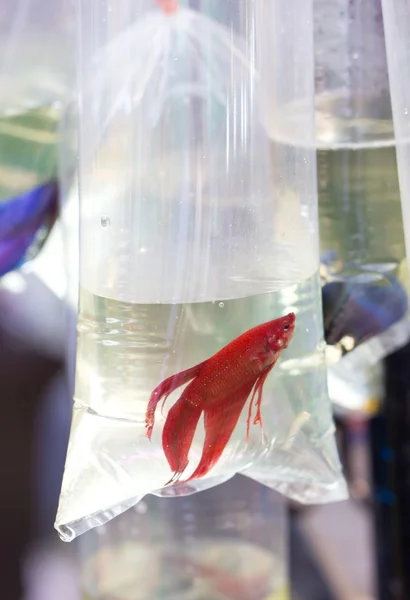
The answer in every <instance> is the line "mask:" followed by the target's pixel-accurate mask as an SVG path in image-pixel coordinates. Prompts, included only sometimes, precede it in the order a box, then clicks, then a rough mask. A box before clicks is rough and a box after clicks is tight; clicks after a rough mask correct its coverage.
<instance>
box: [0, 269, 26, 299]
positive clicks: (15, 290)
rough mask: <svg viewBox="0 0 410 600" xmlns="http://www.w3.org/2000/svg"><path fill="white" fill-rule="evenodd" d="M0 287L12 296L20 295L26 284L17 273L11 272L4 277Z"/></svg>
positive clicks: (22, 277)
mask: <svg viewBox="0 0 410 600" xmlns="http://www.w3.org/2000/svg"><path fill="white" fill-rule="evenodd" d="M0 287H2V288H4V289H6V290H7V291H8V292H11V293H12V294H22V293H23V292H25V291H26V289H27V282H26V279H25V278H24V276H23V275H22V274H21V273H19V272H18V271H12V272H11V273H7V274H6V275H4V276H3V277H2V279H1V281H0Z"/></svg>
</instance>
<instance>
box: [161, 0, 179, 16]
mask: <svg viewBox="0 0 410 600" xmlns="http://www.w3.org/2000/svg"><path fill="white" fill-rule="evenodd" d="M157 4H159V6H160V7H161V8H162V10H163V11H164V13H165V14H167V15H171V14H172V13H174V12H176V11H177V10H178V0H157Z"/></svg>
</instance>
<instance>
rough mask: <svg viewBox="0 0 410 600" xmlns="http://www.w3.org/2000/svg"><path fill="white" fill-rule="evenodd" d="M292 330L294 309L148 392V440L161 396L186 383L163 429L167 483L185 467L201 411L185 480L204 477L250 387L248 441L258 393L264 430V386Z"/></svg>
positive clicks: (258, 414)
mask: <svg viewBox="0 0 410 600" xmlns="http://www.w3.org/2000/svg"><path fill="white" fill-rule="evenodd" d="M294 328H295V315H294V314H293V313H290V314H288V315H286V316H285V317H280V318H279V319H275V320H273V321H269V322H267V323H263V324H261V325H257V326H256V327H253V328H252V329H249V330H248V331H246V332H245V333H243V334H242V335H240V336H239V337H237V338H236V339H234V340H233V341H232V342H230V343H229V344H227V345H226V346H224V347H223V348H222V349H221V350H219V351H218V352H217V353H216V354H214V355H213V356H212V357H211V358H209V359H208V360H206V361H204V362H202V363H200V364H198V365H195V366H194V367H191V368H190V369H187V370H186V371H182V372H181V373H177V374H176V375H173V376H171V377H168V379H165V380H164V381H163V382H162V383H161V384H160V385H159V386H158V387H157V388H156V389H155V390H154V391H153V392H152V394H151V397H150V400H149V403H148V407H147V412H146V427H147V435H148V437H149V438H151V435H152V430H153V427H154V417H155V409H156V406H157V404H158V402H159V401H160V400H161V399H162V398H163V399H164V402H165V401H166V399H167V397H168V396H169V395H170V394H171V393H172V392H173V391H174V390H175V389H177V388H178V387H180V386H181V385H184V384H185V383H188V382H190V383H189V384H188V385H187V387H186V388H185V389H184V391H183V392H182V394H181V396H180V397H179V399H178V400H177V401H176V403H175V404H174V405H173V407H172V408H171V409H170V411H169V412H168V415H167V419H166V421H165V424H164V429H163V433H162V446H163V449H164V453H165V456H166V458H167V461H168V463H169V466H170V468H171V470H172V472H173V476H172V478H171V480H170V481H169V482H168V483H171V482H173V481H177V480H178V479H179V478H180V476H181V475H182V473H183V472H184V470H185V469H186V467H187V465H188V454H189V450H190V447H191V444H192V440H193V438H194V435H195V431H196V428H197V425H198V421H199V419H200V417H201V415H202V413H204V421H205V442H204V447H203V452H202V456H201V459H200V461H199V464H198V466H197V467H196V469H195V471H194V472H193V474H192V475H191V476H190V477H189V478H188V479H187V480H186V481H191V480H192V479H197V478H199V477H203V476H204V475H206V474H207V473H208V472H209V470H210V469H211V468H212V467H213V466H215V464H216V463H217V462H218V459H219V458H220V456H221V454H222V452H223V450H224V448H225V447H226V445H227V443H228V441H229V439H230V437H231V435H232V433H233V431H234V429H235V426H236V424H237V422H238V419H239V416H240V414H241V412H242V409H243V407H244V405H245V404H246V401H247V399H248V397H249V396H250V394H251V392H252V391H253V392H252V397H251V402H250V406H249V413H248V421H247V433H246V440H248V434H249V427H250V420H251V416H252V406H253V402H254V400H255V397H256V396H257V402H256V405H257V411H256V416H255V419H254V424H259V425H260V427H261V429H262V416H261V410H260V409H261V402H262V390H263V385H264V383H265V381H266V378H267V376H268V374H269V372H270V371H271V369H272V368H273V366H274V365H275V364H276V362H277V360H278V358H279V356H280V354H281V352H282V351H283V350H284V349H285V348H286V347H287V345H288V344H289V342H290V340H291V338H292V336H293V332H294Z"/></svg>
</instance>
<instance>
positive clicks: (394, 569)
mask: <svg viewBox="0 0 410 600" xmlns="http://www.w3.org/2000/svg"><path fill="white" fill-rule="evenodd" d="M315 2H316V4H315V10H316V13H315V15H316V20H315V52H316V56H315V60H316V94H317V100H316V111H317V139H316V147H317V157H318V159H317V163H318V189H319V213H320V214H319V217H320V234H321V282H322V286H323V288H322V291H323V311H324V313H323V317H324V324H325V337H326V342H327V345H328V347H327V354H328V364H329V377H328V384H329V391H330V396H331V400H332V403H333V404H332V406H333V411H334V416H335V420H336V435H337V442H338V448H339V452H340V455H341V459H342V463H343V468H344V472H345V475H346V478H347V481H348V486H349V492H350V498H349V500H346V501H343V502H337V503H334V504H329V505H323V506H314V505H313V506H308V507H307V506H302V505H299V504H297V503H294V502H288V501H287V500H285V499H284V498H283V497H281V496H279V494H276V493H273V492H272V494H273V495H269V498H268V499H266V498H265V496H264V492H260V491H259V492H258V494H260V496H261V497H262V496H263V499H264V500H266V501H267V502H270V503H271V505H272V503H273V504H274V506H275V509H274V514H276V515H277V518H278V525H276V524H272V527H276V529H272V532H271V533H272V537H274V536H275V535H276V533H275V532H279V533H280V540H279V541H278V546H277V552H278V553H279V555H280V560H281V562H280V561H279V562H280V564H279V562H278V564H277V565H276V566H275V569H276V570H277V572H278V573H279V572H280V574H281V577H282V578H283V583H282V584H281V585H282V587H281V586H279V587H278V590H279V592H278V593H277V594H276V595H275V596H269V598H272V600H273V599H275V600H286V599H287V598H292V599H294V600H408V599H409V598H410V572H409V569H408V565H409V564H410V511H409V508H408V507H409V506H410V370H409V368H408V365H409V364H410V344H408V339H409V331H410V328H409V322H408V319H407V290H408V277H407V271H406V256H405V249H404V232H403V225H402V216H401V208H400V190H399V184H398V175H397V165H396V157H395V141H394V131H393V121H392V114H391V105H390V95H389V80H388V73H387V61H386V50H385V46H384V30H383V18H382V7H381V4H380V2H378V1H377V0H366V1H365V0H363V2H360V0H357V1H353V0H352V1H350V2H348V1H347V0H346V1H345V2H342V1H341V0H340V1H336V0H335V1H334V2H332V1H330V0H328V1H327V2H326V0H315ZM193 4H194V5H195V7H196V8H198V7H200V2H196V3H193ZM369 15H370V16H369ZM369 21H371V23H370V25H369ZM337 23H338V24H339V25H340V24H341V23H343V24H344V25H345V28H343V27H342V26H341V25H340V26H339V27H337V26H336V24H337ZM347 30H349V31H350V32H351V34H350V35H349V36H346V31H347ZM342 35H343V36H345V37H343V40H342V41H341V39H342ZM335 48H337V51H336V50H335ZM341 49H343V51H342V50H341ZM329 57H332V60H333V61H334V62H332V60H330V58H329ZM369 57H371V60H370V58H369ZM75 58H76V39H75V6H74V3H73V2H71V1H70V0H58V1H55V2H53V3H50V2H44V1H43V0H31V1H30V0H21V1H18V2H14V1H11V0H5V1H4V2H3V3H2V5H1V7H0V398H1V401H2V406H3V413H2V419H1V425H0V429H1V435H0V462H1V470H0V473H1V482H2V483H1V491H0V514H1V515H2V526H1V536H0V545H1V546H2V547H1V550H0V556H1V557H2V565H1V569H0V573H1V589H2V593H3V596H4V598H7V599H11V600H12V599H16V600H56V599H57V598H58V599H59V600H91V598H93V599H96V598H101V600H117V599H118V600H138V598H141V599H142V598H147V597H149V596H147V595H146V594H145V592H144V594H145V595H143V593H142V592H141V594H140V595H139V592H138V593H137V592H134V593H133V594H131V595H126V594H125V593H124V594H123V595H117V593H116V592H115V590H114V591H112V590H111V591H110V592H106V593H104V594H103V595H102V592H101V594H100V595H93V596H91V595H90V596H85V595H84V594H85V593H86V592H84V588H85V587H87V586H85V584H84V578H87V573H85V571H84V564H85V559H84V556H85V555H86V556H87V560H88V558H89V557H90V556H92V555H93V554H96V553H97V550H98V549H99V548H100V546H99V542H98V543H97V542H96V539H98V536H100V537H101V536H103V534H104V531H105V530H104V529H103V528H100V531H99V533H98V534H95V536H94V538H92V537H91V536H90V537H89V538H87V540H88V539H89V540H91V541H82V538H80V539H79V540H75V541H74V542H73V543H71V544H64V543H63V542H61V541H60V539H59V538H58V536H57V533H56V531H55V530H54V521H55V515H56V511H57V505H58V498H59V494H60V489H61V481H62V475H63V469H64V461H65V456H66V450H67V444H68V439H69V434H70V423H71V411H72V396H73V389H72V388H73V380H74V371H73V369H74V360H73V353H74V348H75V339H76V314H75V310H74V309H73V308H72V304H71V303H68V304H67V302H66V298H67V296H66V293H67V289H66V269H67V262H70V261H67V260H66V258H67V257H65V256H64V236H65V235H67V231H68V230H67V224H66V226H65V229H64V228H63V227H62V224H61V222H60V220H57V217H58V205H59V186H58V184H57V181H58V179H60V181H63V184H64V182H65V181H67V179H69V178H70V177H71V176H72V173H71V171H70V168H69V167H67V172H66V171H61V167H60V170H59V166H58V164H59V152H60V150H59V146H58V140H59V132H60V134H61V125H62V128H63V133H64V136H66V138H67V136H69V135H71V134H72V130H71V128H70V127H71V122H70V118H69V116H68V117H67V114H68V113H67V111H64V107H65V104H66V103H67V100H71V99H72V97H73V95H74V93H75V92H74V90H75V81H76V79H75ZM337 69H339V71H338V73H339V75H340V77H338V78H336V79H337V82H338V83H337V86H340V85H342V87H343V89H344V93H343V94H341V95H340V96H338V95H337V93H336V92H335V89H336V91H337V89H339V88H338V87H337V86H333V81H334V79H335V78H333V79H332V77H331V76H329V72H333V73H334V72H336V71H337ZM355 69H356V70H355ZM369 71H371V74H370V75H369ZM346 73H349V78H348V80H347V79H346V80H345V79H344V75H345V74H346ZM340 80H342V84H340ZM332 86H333V87H332ZM349 86H350V87H349ZM351 87H354V91H352V90H351ZM369 89H370V91H371V92H372V93H371V94H369ZM346 90H348V92H346ZM368 96H369V97H370V99H369V97H368ZM347 98H348V99H349V102H348V103H347V101H346V99H347ZM352 98H353V100H352ZM369 106H370V108H369ZM63 114H64V119H63V118H62V117H63ZM369 115H370V117H369ZM365 117H366V118H365ZM346 123H348V124H346ZM66 146H67V144H66ZM65 152H67V150H65ZM60 158H61V156H60ZM64 160H65V162H64V164H65V165H67V164H68V165H70V164H71V163H70V160H67V156H66V155H65V157H64ZM63 187H64V185H63ZM70 214H71V218H72V219H75V216H73V214H72V213H70ZM67 218H68V219H70V216H68V217H67V216H66V219H67ZM389 219H390V221H389ZM387 222H390V223H391V224H392V225H391V227H387V229H386V233H385V235H382V233H381V232H382V230H383V227H384V226H385V225H386V223H387ZM68 229H69V228H68ZM375 239H376V240H378V241H379V242H380V243H379V244H374V240H375ZM381 240H382V242H383V243H381ZM71 243H72V240H71ZM70 258H71V259H72V261H71V262H74V258H73V257H70ZM70 268H75V267H73V266H72V264H71V263H70V264H69V265H68V271H69V270H70ZM369 273H370V275H369ZM363 274H365V275H366V277H364V275H363ZM357 315H359V317H357ZM246 481H248V480H245V478H242V477H240V476H236V477H235V478H234V480H233V483H232V484H231V485H232V486H233V487H232V488H229V489H230V492H229V494H228V495H230V497H232V498H233V497H235V494H236V493H237V492H236V491H235V490H237V489H239V488H240V489H241V490H243V493H244V494H245V496H246V494H247V493H248V492H246V490H247V487H246V486H247V485H248V486H249V485H250V484H249V483H248V484H247V483H246ZM244 482H245V483H244ZM235 486H239V488H238V487H235ZM204 494H208V496H206V500H205V499H204V500H203V502H204V504H207V503H212V502H214V501H215V502H216V503H218V502H220V500H218V498H217V497H213V496H212V494H211V493H210V491H207V492H204ZM269 494H270V493H269ZM258 498H259V496H258ZM147 502H148V504H149V506H148V508H146V509H144V508H143V507H144V506H145V505H144V504H142V505H141V507H140V509H139V511H140V512H138V511H135V513H132V515H131V516H129V517H128V518H129V521H126V520H125V521H123V523H124V524H125V525H124V527H123V529H124V530H127V527H128V525H129V524H130V523H132V524H133V526H134V525H135V527H136V528H137V529H136V530H137V531H139V532H142V533H141V534H140V535H141V539H142V540H143V541H144V540H145V542H146V543H147V544H148V543H149V540H151V537H150V536H151V535H154V534H151V533H150V534H148V533H147V532H146V531H145V530H144V518H145V519H146V518H147V517H144V511H145V510H148V509H149V511H152V514H159V515H162V516H161V517H160V518H161V519H164V522H165V521H166V520H167V519H168V520H169V519H170V518H171V517H170V514H171V516H172V519H174V521H175V522H177V521H178V518H179V516H178V515H173V513H172V510H171V509H169V510H170V513H169V514H168V513H167V514H165V513H163V512H161V511H163V510H165V509H163V508H161V506H162V505H160V504H156V502H163V503H166V502H167V500H162V501H159V500H158V499H156V500H149V501H147ZM187 502H188V501H187ZM249 502H250V505H251V503H252V502H255V494H254V490H253V488H252V489H250V488H249ZM207 505H209V504H207ZM198 506H199V505H198ZM198 506H196V505H195V504H192V505H189V502H188V504H187V505H186V509H185V508H184V509H183V510H186V512H187V514H188V513H189V514H193V515H195V511H196V510H198ZM218 506H219V504H218ZM218 510H220V511H221V514H225V513H223V510H227V512H229V511H228V509H226V508H224V506H223V505H222V504H221V505H220V509H218ZM257 510H261V509H259V508H258V509H257ZM190 511H191V512H190ZM232 514H233V513H232ZM238 514H241V513H240V511H239V509H238ZM121 518H122V517H121ZM121 518H119V521H118V522H119V523H120V524H119V525H118V531H117V530H116V532H115V536H124V535H125V534H124V531H123V530H121V529H120V528H121ZM228 520H229V519H228ZM134 521H135V523H134ZM127 524H128V525H127ZM185 526H186V524H185V525H184V526H183V527H185ZM202 526H203V527H204V528H205V525H204V524H203V525H202ZM265 526H266V524H265ZM181 527H182V526H181ZM269 531H270V530H269ZM93 535H94V534H93ZM170 535H171V534H170ZM172 535H174V533H172ZM175 535H176V534H175ZM278 535H279V534H278ZM84 537H85V536H84ZM147 540H148V541H147ZM81 546H82V548H81ZM101 546H103V543H101ZM79 558H80V560H79ZM104 560H105V561H106V563H104V564H107V565H108V567H107V568H108V569H109V568H110V564H111V563H110V560H113V561H114V560H116V559H115V557H110V555H109V554H108V555H107V556H106V555H104ZM124 560H125V559H124ZM135 560H137V559H135ZM144 560H147V559H144ZM252 560H255V558H252ZM261 560H262V559H261ZM141 561H142V563H141V564H144V561H143V560H142V559H141ZM87 564H88V563H87ZM126 564H127V565H128V569H129V570H130V572H132V571H133V570H134V568H135V564H136V563H135V561H133V560H131V559H130V563H127V562H126ZM111 568H113V567H112V565H111ZM122 568H124V566H123V567H122ZM139 568H140V571H139V577H140V578H143V577H144V571H143V568H142V567H141V566H140V567H139ZM267 568H268V569H269V568H271V567H269V566H268V567H267ZM272 568H273V567H272ZM96 569H97V571H98V568H97V567H96ZM244 569H245V568H244ZM94 570H95V569H94ZM245 570H246V569H245ZM90 571H92V569H91V567H90ZM84 573H85V574H84ZM89 577H90V578H91V579H92V578H93V577H94V578H95V577H97V576H96V575H95V572H93V575H92V576H91V575H90V576H89ZM210 577H211V576H210ZM135 578H136V584H135V585H136V588H138V586H139V583H138V582H139V579H138V577H137V575H135ZM225 583H226V582H225ZM215 585H216V584H215ZM244 585H245V584H243V585H242V587H244ZM106 586H107V589H109V584H108V583H107V584H106ZM91 587H92V586H91ZM217 587H218V586H217ZM252 589H253V590H255V589H256V588H254V587H253V588H252ZM233 590H234V591H232V590H231V591H230V592H227V591H226V586H225V587H224V585H222V583H220V584H219V588H218V594H219V595H217V594H216V592H215V596H214V595H209V594H210V592H209V593H208V595H206V593H205V596H200V595H198V596H195V597H196V598H198V600H199V598H203V599H204V598H208V600H219V599H220V598H221V599H223V598H237V599H238V600H241V599H242V598H243V599H244V600H246V598H254V600H258V599H259V598H260V599H261V600H262V599H263V598H267V596H264V595H263V593H262V592H258V593H257V592H256V591H254V592H252V591H250V592H249V594H248V595H242V596H241V595H240V594H241V592H240V591H238V590H237V589H236V588H233ZM88 593H89V594H91V592H90V591H88ZM242 594H244V592H243V590H242ZM258 594H259V595H258ZM280 594H282V595H280ZM161 597H164V598H165V597H168V596H165V593H164V595H163V596H161ZM173 597H174V596H173ZM181 600H182V598H181Z"/></svg>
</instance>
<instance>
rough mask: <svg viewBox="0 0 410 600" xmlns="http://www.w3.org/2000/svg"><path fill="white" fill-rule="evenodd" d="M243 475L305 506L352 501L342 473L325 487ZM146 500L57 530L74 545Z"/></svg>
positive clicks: (184, 491) (179, 489)
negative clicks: (88, 533) (81, 538)
mask: <svg viewBox="0 0 410 600" xmlns="http://www.w3.org/2000/svg"><path fill="white" fill-rule="evenodd" d="M234 475H235V474H232V476H230V477H224V478H221V477H215V478H212V482H211V481H210V479H211V478H209V479H207V480H206V482H204V486H203V490H205V489H209V488H210V487H215V486H216V485H221V484H223V483H225V482H226V481H228V480H229V479H231V478H232V477H234ZM242 475H245V476H246V477H249V478H250V479H253V480H254V481H257V482H258V483H260V484H262V485H266V487H269V488H271V489H274V490H276V491H278V492H279V493H281V494H283V495H284V496H287V497H288V498H289V499H290V500H294V501H296V502H299V503H301V504H307V505H308V504H325V503H329V502H339V501H342V500H346V499H347V498H348V489H347V485H346V482H345V480H344V478H343V476H342V474H341V473H340V474H339V477H338V478H337V479H336V480H334V481H332V482H329V483H322V484H318V483H317V482H315V484H314V485H312V481H309V480H308V479H306V480H303V479H302V480H299V481H297V482H295V481H294V480H289V481H286V480H285V479H281V480H280V481H278V480H277V479H275V480H273V479H271V478H270V477H269V476H265V478H264V476H263V475H258V476H257V475H256V474H252V475H250V474H248V473H246V472H244V473H242ZM210 483H211V485H210ZM203 490H198V488H193V487H191V488H189V486H187V485H183V484H181V485H176V486H172V487H170V488H168V494H167V495H164V490H161V492H159V493H155V492H154V493H153V494H152V495H155V496H160V497H162V498H164V499H166V498H176V497H178V496H188V495H190V494H195V493H198V491H203ZM143 497H144V496H139V497H134V498H130V499H129V500H126V501H125V502H122V503H121V504H118V505H116V506H112V507H110V508H107V509H105V510H102V511H99V512H96V513H94V514H91V515H87V516H85V517H83V518H81V519H78V520H76V521H72V522H71V523H66V524H63V523H59V522H58V520H57V521H56V523H55V525H54V527H55V529H56V530H57V532H58V534H59V536H60V539H61V540H62V541H63V542H72V541H73V540H74V539H75V538H76V537H78V536H80V535H82V534H83V533H86V532H87V531H89V530H90V529H94V528H95V527H100V526H102V525H105V524H106V523H108V522H109V521H111V520H112V519H114V518H115V517H118V516H119V515H120V514H122V513H123V512H125V511H127V510H128V509H130V508H132V507H133V506H136V505H137V504H138V503H139V502H140V501H141V500H142V499H143Z"/></svg>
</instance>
